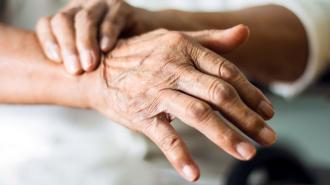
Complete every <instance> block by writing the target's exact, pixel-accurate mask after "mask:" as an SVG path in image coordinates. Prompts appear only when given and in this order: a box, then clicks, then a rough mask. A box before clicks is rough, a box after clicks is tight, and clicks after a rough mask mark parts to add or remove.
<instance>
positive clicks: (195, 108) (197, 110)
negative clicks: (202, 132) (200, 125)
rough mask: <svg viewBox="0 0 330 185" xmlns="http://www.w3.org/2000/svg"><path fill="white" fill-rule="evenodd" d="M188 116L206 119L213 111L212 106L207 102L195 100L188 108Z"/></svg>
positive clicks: (201, 119) (197, 119)
mask: <svg viewBox="0 0 330 185" xmlns="http://www.w3.org/2000/svg"><path fill="white" fill-rule="evenodd" d="M186 111H187V113H186V114H187V116H189V117H191V118H192V119H193V120H196V121H204V120H205V119H207V117H208V116H209V115H210V113H211V108H210V106H208V105H207V104H205V103H202V102H199V101H194V102H192V103H190V105H189V106H188V108H187V110H186Z"/></svg>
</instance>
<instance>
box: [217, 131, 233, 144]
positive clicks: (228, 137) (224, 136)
mask: <svg viewBox="0 0 330 185" xmlns="http://www.w3.org/2000/svg"><path fill="white" fill-rule="evenodd" d="M236 140H237V135H236V133H235V132H234V131H233V130H231V129H229V128H228V129H226V130H225V131H224V132H223V133H220V134H219V135H218V141H219V142H221V143H223V144H224V145H226V146H231V145H233V143H235V141H236Z"/></svg>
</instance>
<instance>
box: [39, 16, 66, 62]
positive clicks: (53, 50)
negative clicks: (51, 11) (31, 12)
mask: <svg viewBox="0 0 330 185" xmlns="http://www.w3.org/2000/svg"><path fill="white" fill-rule="evenodd" d="M50 20H51V17H42V18H41V19H39V21H38V23H37V26H36V33H37V36H38V39H39V41H40V44H41V47H42V49H43V51H44V52H45V54H46V56H47V57H48V58H49V59H50V60H52V61H54V62H61V57H60V48H59V47H58V44H57V41H56V38H55V36H54V35H53V31H52V29H51V25H50Z"/></svg>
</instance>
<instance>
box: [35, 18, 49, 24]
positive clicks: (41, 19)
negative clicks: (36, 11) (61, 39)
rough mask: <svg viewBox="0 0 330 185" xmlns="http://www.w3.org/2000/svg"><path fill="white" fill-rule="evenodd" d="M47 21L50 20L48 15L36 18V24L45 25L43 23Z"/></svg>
mask: <svg viewBox="0 0 330 185" xmlns="http://www.w3.org/2000/svg"><path fill="white" fill-rule="evenodd" d="M49 21H50V18H49V17H41V18H40V19H39V20H38V22H37V25H45V24H48V22H49Z"/></svg>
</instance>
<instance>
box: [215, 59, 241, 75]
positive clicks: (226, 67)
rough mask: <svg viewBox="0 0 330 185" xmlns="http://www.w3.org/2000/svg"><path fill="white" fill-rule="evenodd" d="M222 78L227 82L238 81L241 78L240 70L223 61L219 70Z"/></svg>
mask: <svg viewBox="0 0 330 185" xmlns="http://www.w3.org/2000/svg"><path fill="white" fill-rule="evenodd" d="M219 74H220V76H221V77H222V78H223V79H225V80H237V79H239V78H240V71H239V69H238V68H237V67H236V66H235V65H234V64H232V63H230V62H228V61H226V60H225V61H223V64H222V65H221V66H220V69H219Z"/></svg>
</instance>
